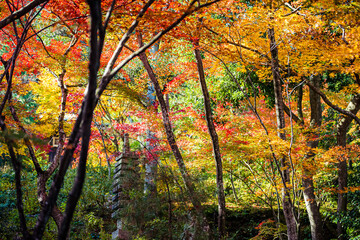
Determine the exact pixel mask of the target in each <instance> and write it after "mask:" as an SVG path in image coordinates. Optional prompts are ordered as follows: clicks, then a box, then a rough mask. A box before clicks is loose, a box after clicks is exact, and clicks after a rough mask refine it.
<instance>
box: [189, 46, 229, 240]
mask: <svg viewBox="0 0 360 240" xmlns="http://www.w3.org/2000/svg"><path fill="white" fill-rule="evenodd" d="M194 46H195V58H196V63H197V68H198V72H199V81H200V85H201V90H202V93H203V96H204V107H205V118H206V123H207V127H208V131H209V134H210V137H211V141H212V147H213V153H214V158H215V165H216V186H217V194H218V214H219V216H218V231H219V239H223V238H225V236H226V231H225V211H226V208H225V193H224V180H223V170H222V160H221V153H220V145H219V139H218V135H217V133H216V129H215V125H214V119H213V116H212V112H211V106H210V95H209V91H208V88H207V86H206V81H205V73H204V66H203V63H202V59H201V54H200V50H199V43H198V42H195V43H194Z"/></svg>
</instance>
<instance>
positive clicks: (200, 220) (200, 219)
mask: <svg viewBox="0 0 360 240" xmlns="http://www.w3.org/2000/svg"><path fill="white" fill-rule="evenodd" d="M139 44H140V45H141V46H142V44H143V43H142V38H141V35H139ZM139 58H140V60H141V62H142V63H143V65H144V67H145V70H146V71H147V73H148V75H149V78H150V80H151V82H152V84H153V85H154V88H155V93H156V97H157V99H158V101H159V103H160V108H161V114H162V119H163V124H164V127H165V132H166V136H167V140H168V143H169V145H170V148H171V150H172V152H173V154H174V157H175V159H176V162H177V164H178V167H179V170H180V173H181V177H182V179H183V181H184V185H185V188H186V190H187V192H188V195H189V198H190V201H191V203H192V205H193V207H194V208H195V211H196V218H197V219H196V221H197V225H198V226H200V225H205V227H206V228H208V226H207V222H206V219H205V217H204V214H203V210H202V205H201V202H200V201H199V199H198V197H197V194H196V190H195V186H194V184H193V182H192V180H191V177H190V175H189V173H188V171H187V169H186V166H185V163H184V159H183V157H182V155H181V152H180V149H179V147H178V145H177V143H176V140H175V135H174V132H173V130H172V126H171V122H170V118H169V112H168V108H167V105H166V102H165V99H164V95H163V93H162V91H161V87H160V84H159V82H158V80H157V78H156V76H155V73H154V71H153V69H152V67H151V65H150V63H149V61H148V59H147V56H146V54H145V53H144V52H143V53H141V54H140V55H139ZM196 231H200V229H196Z"/></svg>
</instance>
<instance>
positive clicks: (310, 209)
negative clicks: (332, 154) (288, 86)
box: [302, 75, 324, 240]
mask: <svg viewBox="0 0 360 240" xmlns="http://www.w3.org/2000/svg"><path fill="white" fill-rule="evenodd" d="M319 77H320V76H319V75H318V76H314V77H312V79H311V81H312V83H313V84H314V85H315V86H316V87H319V85H320V81H319V80H320V79H319ZM309 93H310V109H311V120H310V128H311V129H313V131H316V129H317V128H318V127H319V126H320V125H321V119H322V110H321V99H320V96H319V95H318V94H317V93H316V92H314V91H313V90H311V89H310V90H309ZM318 136H319V135H318V133H316V132H315V133H310V134H309V136H308V137H309V139H314V138H318ZM318 143H319V141H318V140H317V139H316V140H315V141H312V140H308V142H307V146H308V147H310V148H311V149H313V148H316V147H317V146H318ZM314 156H315V154H314V153H313V152H312V150H310V151H309V152H308V153H307V154H306V156H305V159H306V161H308V162H309V164H307V165H305V166H303V176H302V184H303V188H304V200H305V206H306V211H307V213H308V217H309V221H310V227H311V238H312V239H313V240H322V239H324V235H323V229H322V220H321V214H320V211H319V207H318V205H317V202H316V198H315V193H314V183H313V170H311V169H312V166H313V164H312V163H310V161H312V159H313V158H314Z"/></svg>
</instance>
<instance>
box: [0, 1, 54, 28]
mask: <svg viewBox="0 0 360 240" xmlns="http://www.w3.org/2000/svg"><path fill="white" fill-rule="evenodd" d="M47 1H48V0H34V1H32V2H30V3H29V4H27V5H25V6H24V7H23V8H21V9H19V10H17V11H15V12H13V13H12V14H10V15H9V16H7V17H6V18H4V19H3V20H1V21H0V29H2V28H3V27H5V26H7V25H8V24H10V23H12V22H14V21H15V20H16V19H19V18H21V17H22V16H24V15H25V14H27V13H28V12H30V11H31V10H33V9H35V8H36V7H37V6H39V5H40V4H42V3H44V2H47Z"/></svg>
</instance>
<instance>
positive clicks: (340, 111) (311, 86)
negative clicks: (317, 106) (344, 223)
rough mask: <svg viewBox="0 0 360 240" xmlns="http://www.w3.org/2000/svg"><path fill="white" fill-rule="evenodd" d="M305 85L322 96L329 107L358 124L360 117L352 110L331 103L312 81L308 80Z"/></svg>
mask: <svg viewBox="0 0 360 240" xmlns="http://www.w3.org/2000/svg"><path fill="white" fill-rule="evenodd" d="M306 85H308V86H309V88H311V89H312V90H313V91H314V92H316V93H317V94H319V95H320V97H321V98H322V100H323V101H324V102H325V103H326V104H327V105H328V106H329V107H331V108H332V109H334V110H336V111H338V112H339V113H341V114H343V115H346V116H348V117H351V118H352V119H354V120H355V121H356V122H357V123H358V124H359V125H360V119H359V118H358V117H357V116H356V115H355V114H353V113H352V112H350V111H347V110H345V109H342V108H340V107H339V106H337V105H335V104H333V103H332V102H331V101H330V100H329V99H328V98H327V97H326V95H325V94H324V93H323V92H321V91H320V90H319V89H318V88H317V87H315V86H314V85H313V84H312V83H310V82H309V81H307V82H306Z"/></svg>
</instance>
